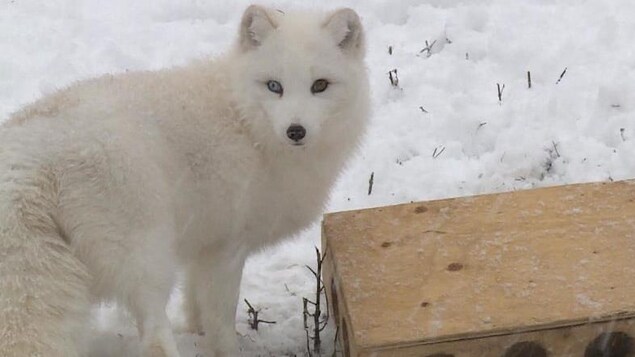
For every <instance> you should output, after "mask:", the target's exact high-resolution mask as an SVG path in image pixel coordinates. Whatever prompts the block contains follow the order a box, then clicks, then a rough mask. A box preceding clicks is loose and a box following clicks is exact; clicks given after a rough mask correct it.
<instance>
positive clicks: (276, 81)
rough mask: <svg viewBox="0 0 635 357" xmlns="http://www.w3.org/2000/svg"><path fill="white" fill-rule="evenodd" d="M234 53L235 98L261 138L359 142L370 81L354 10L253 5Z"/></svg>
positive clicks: (311, 144)
mask: <svg viewBox="0 0 635 357" xmlns="http://www.w3.org/2000/svg"><path fill="white" fill-rule="evenodd" d="M235 51H236V52H237V53H236V54H235V56H234V58H233V60H234V61H235V62H234V63H233V65H232V66H233V74H232V86H233V92H234V99H235V100H236V102H237V105H238V107H239V109H240V112H241V116H242V118H243V120H245V121H246V123H247V127H248V128H249V130H250V131H251V135H252V137H253V138H254V140H255V141H256V142H257V143H258V144H260V145H264V146H265V147H268V148H270V149H273V150H275V151H277V152H281V151H298V150H311V149H312V148H320V147H328V146H336V147H339V148H343V147H346V143H351V144H356V143H357V142H358V140H359V137H360V136H361V134H362V131H363V128H364V126H365V125H364V124H365V123H364V121H365V120H366V117H367V110H368V109H367V108H368V84H367V77H366V68H365V65H364V54H365V48H364V34H363V30H362V25H361V22H360V19H359V16H358V15H357V14H356V13H355V12H354V11H353V10H351V9H340V10H336V11H333V12H331V13H328V14H313V13H293V14H291V13H289V14H285V13H282V12H281V11H277V10H271V9H266V8H263V7H260V6H256V5H252V6H250V7H249V8H247V10H246V11H245V13H244V15H243V17H242V21H241V25H240V30H239V38H238V43H237V45H236V49H235Z"/></svg>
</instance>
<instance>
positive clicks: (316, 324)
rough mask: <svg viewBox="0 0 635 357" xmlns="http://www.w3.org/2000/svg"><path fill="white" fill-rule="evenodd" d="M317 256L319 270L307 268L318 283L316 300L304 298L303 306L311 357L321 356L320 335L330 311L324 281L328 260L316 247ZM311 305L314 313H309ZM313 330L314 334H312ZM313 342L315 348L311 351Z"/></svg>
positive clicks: (308, 350) (307, 344) (308, 349)
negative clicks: (310, 321) (323, 306)
mask: <svg viewBox="0 0 635 357" xmlns="http://www.w3.org/2000/svg"><path fill="white" fill-rule="evenodd" d="M315 254H316V257H317V270H314V269H312V268H311V267H309V266H308V265H307V266H306V267H307V269H309V271H311V273H312V274H313V276H314V277H315V281H316V286H315V300H314V301H311V300H309V299H307V298H302V306H303V313H302V317H303V322H304V331H305V333H306V348H307V352H308V355H309V357H311V356H314V355H315V356H320V354H321V350H322V347H321V344H322V341H321V339H320V333H321V332H322V331H323V330H324V329H325V328H326V325H327V324H328V320H329V310H328V296H327V295H326V294H325V287H324V282H323V281H322V264H323V263H324V258H326V253H324V254H321V253H320V250H319V249H318V248H317V247H315ZM322 294H324V297H325V299H326V300H327V301H326V306H327V309H326V315H325V316H322V309H321V308H322V305H321V297H322ZM309 305H310V306H313V312H310V311H309ZM310 318H312V320H313V327H312V329H311V328H310V326H309V319H310ZM311 330H312V334H311ZM311 340H313V348H312V349H311V343H310V342H311Z"/></svg>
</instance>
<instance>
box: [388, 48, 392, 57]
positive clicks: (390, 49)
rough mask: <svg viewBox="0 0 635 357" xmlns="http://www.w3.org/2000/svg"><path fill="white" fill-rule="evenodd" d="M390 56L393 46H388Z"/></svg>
mask: <svg viewBox="0 0 635 357" xmlns="http://www.w3.org/2000/svg"><path fill="white" fill-rule="evenodd" d="M388 54H389V55H391V56H392V46H388Z"/></svg>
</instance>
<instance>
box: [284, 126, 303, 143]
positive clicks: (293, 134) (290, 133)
mask: <svg viewBox="0 0 635 357" xmlns="http://www.w3.org/2000/svg"><path fill="white" fill-rule="evenodd" d="M305 135H306V129H304V127H303V126H302V125H298V124H292V125H291V126H289V128H288V129H287V137H288V138H289V139H291V140H293V141H295V142H296V143H297V142H298V141H300V140H302V139H303V138H304V136H305Z"/></svg>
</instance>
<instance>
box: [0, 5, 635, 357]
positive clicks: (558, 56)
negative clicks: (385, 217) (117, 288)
mask: <svg viewBox="0 0 635 357" xmlns="http://www.w3.org/2000/svg"><path fill="white" fill-rule="evenodd" d="M248 4H249V1H247V0H233V1H220V0H208V1H203V0H180V1H179V0H140V1H134V2H133V1H126V0H112V1H108V2H104V1H99V0H57V1H45V0H0V118H5V117H6V116H7V115H8V114H9V113H10V112H12V111H14V110H16V109H18V108H19V107H20V106H21V105H23V104H25V103H27V102H29V101H32V100H34V99H36V98H37V97H39V96H41V95H42V94H46V93H49V92H51V91H53V90H55V89H56V88H59V87H62V86H64V85H65V84H68V83H70V82H72V81H74V80H78V79H83V78H87V77H91V76H95V75H98V74H102V73H105V72H121V71H125V70H137V69H156V68H162V67H167V66H173V65H179V64H184V63H186V62H187V61H188V60H190V59H193V58H198V57H201V56H205V55H210V54H216V53H220V52H222V51H223V50H224V49H225V48H227V46H228V45H229V44H230V42H231V41H232V40H233V38H234V35H235V32H236V28H237V24H238V21H239V19H240V15H241V13H242V11H243V9H244V8H245V7H246V6H247V5H248ZM269 5H272V6H274V7H277V8H280V9H289V8H298V7H316V8H326V5H323V3H322V2H318V1H292V0H280V1H272V2H270V3H269ZM339 5H345V6H350V7H353V8H354V9H356V10H357V11H358V12H359V13H360V15H361V16H362V18H363V21H364V24H365V27H366V31H367V38H368V47H369V50H368V61H367V63H368V67H369V73H370V76H371V85H372V91H373V110H374V113H373V117H372V124H371V128H370V132H369V135H368V137H367V140H366V143H365V145H364V147H363V150H362V151H361V153H360V155H359V157H358V159H357V160H355V161H354V162H353V163H352V165H351V166H350V168H349V170H348V171H347V172H346V174H345V175H344V176H343V177H342V179H341V180H340V182H339V184H338V186H337V188H336V189H335V191H334V192H333V197H332V202H331V204H330V206H329V210H346V209H353V208H359V207H369V206H377V205H386V204H392V203H398V202H408V201H414V200H428V199H436V198H442V197H451V196H462V195H472V194H478V193H488V192H499V191H508V190H516V189H526V188H531V187H537V186H547V185H556V184H565V183H573V182H585V181H602V180H619V179H626V178H631V177H635V155H634V153H635V41H634V40H633V34H635V17H633V14H635V2H633V1H631V0H611V1H601V0H595V1H593V0H587V1H585V0H533V1H513V2H511V1H508V0H490V1H488V0H482V1H477V0H474V1H461V0H428V1H425V0H399V1H389V0H359V1H343V0H332V1H329V2H328V8H333V7H335V6H339ZM426 41H427V43H428V45H429V46H426ZM389 46H391V47H392V55H391V54H389ZM426 47H429V50H424V48H426ZM422 50H423V51H422ZM393 69H396V70H397V76H398V78H399V83H398V87H393V86H392V85H391V83H390V81H389V75H388V72H389V71H391V70H393ZM565 69H566V73H564V75H562V78H560V77H561V74H562V73H563V72H564V70H565ZM528 71H530V72H531V79H532V87H531V89H528V88H527V87H528V81H527V72H528ZM559 78H560V80H559ZM558 80H559V81H558ZM497 83H499V84H500V85H501V86H503V85H504V90H503V92H502V96H501V99H502V100H500V101H499V98H498V95H497ZM0 145H1V143H0ZM371 173H374V186H373V190H372V194H371V195H368V181H369V178H370V175H371ZM319 241H320V231H319V228H318V226H317V225H316V226H314V227H312V228H311V229H309V230H308V231H307V232H305V233H304V234H302V235H300V236H299V237H297V238H295V239H293V240H290V241H288V242H287V243H285V244H282V245H281V246H279V247H277V248H274V249H271V250H268V251H266V252H264V253H263V254H260V255H257V256H254V257H253V258H252V259H251V260H250V261H249V262H248V264H247V267H246V268H245V272H244V279H243V284H242V293H241V301H242V299H243V298H247V299H248V300H249V301H250V302H251V303H252V304H253V305H254V306H255V307H257V308H260V309H261V310H262V311H261V317H262V318H263V319H265V320H275V321H277V324H275V325H262V326H261V328H260V330H259V331H258V332H256V331H252V330H250V329H249V327H248V325H247V318H248V316H247V312H246V311H247V309H246V306H245V305H244V304H243V303H241V304H240V305H239V311H238V315H237V329H238V332H239V334H240V335H241V336H243V337H242V338H241V339H242V346H243V348H244V355H246V356H283V355H303V353H304V351H305V334H304V330H303V328H302V297H312V289H313V288H314V280H313V278H312V276H311V273H310V272H309V271H308V270H307V269H306V268H305V267H304V266H305V265H311V266H314V265H315V259H314V251H313V247H314V246H315V245H319ZM179 302H180V295H179V293H178V291H177V292H176V293H175V295H174V298H173V300H172V302H171V304H170V306H169V312H170V316H171V318H172V319H173V321H174V324H175V327H176V328H178V326H179V325H181V324H182V319H183V317H182V313H181V310H180V305H179ZM94 326H95V336H96V337H95V340H94V342H93V345H92V349H93V355H94V356H126V355H130V356H134V355H135V354H136V353H137V350H136V348H137V347H136V343H137V342H136V339H135V338H136V337H135V335H136V333H135V329H134V327H133V325H132V323H131V322H130V321H129V320H128V319H127V318H126V317H125V316H122V315H121V314H120V313H119V312H117V310H116V309H114V308H113V307H110V306H105V307H102V308H101V309H99V310H97V311H96V313H95V324H94ZM328 334H330V336H332V334H333V331H332V330H331V331H327V338H326V341H325V344H326V346H325V347H327V349H329V348H332V342H331V340H330V338H328V337H329V335H328ZM198 338H199V337H197V336H191V335H184V334H179V335H178V339H179V347H180V349H181V351H182V352H183V355H184V356H195V355H196V351H197V348H196V346H195V344H196V342H197V341H198Z"/></svg>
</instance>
